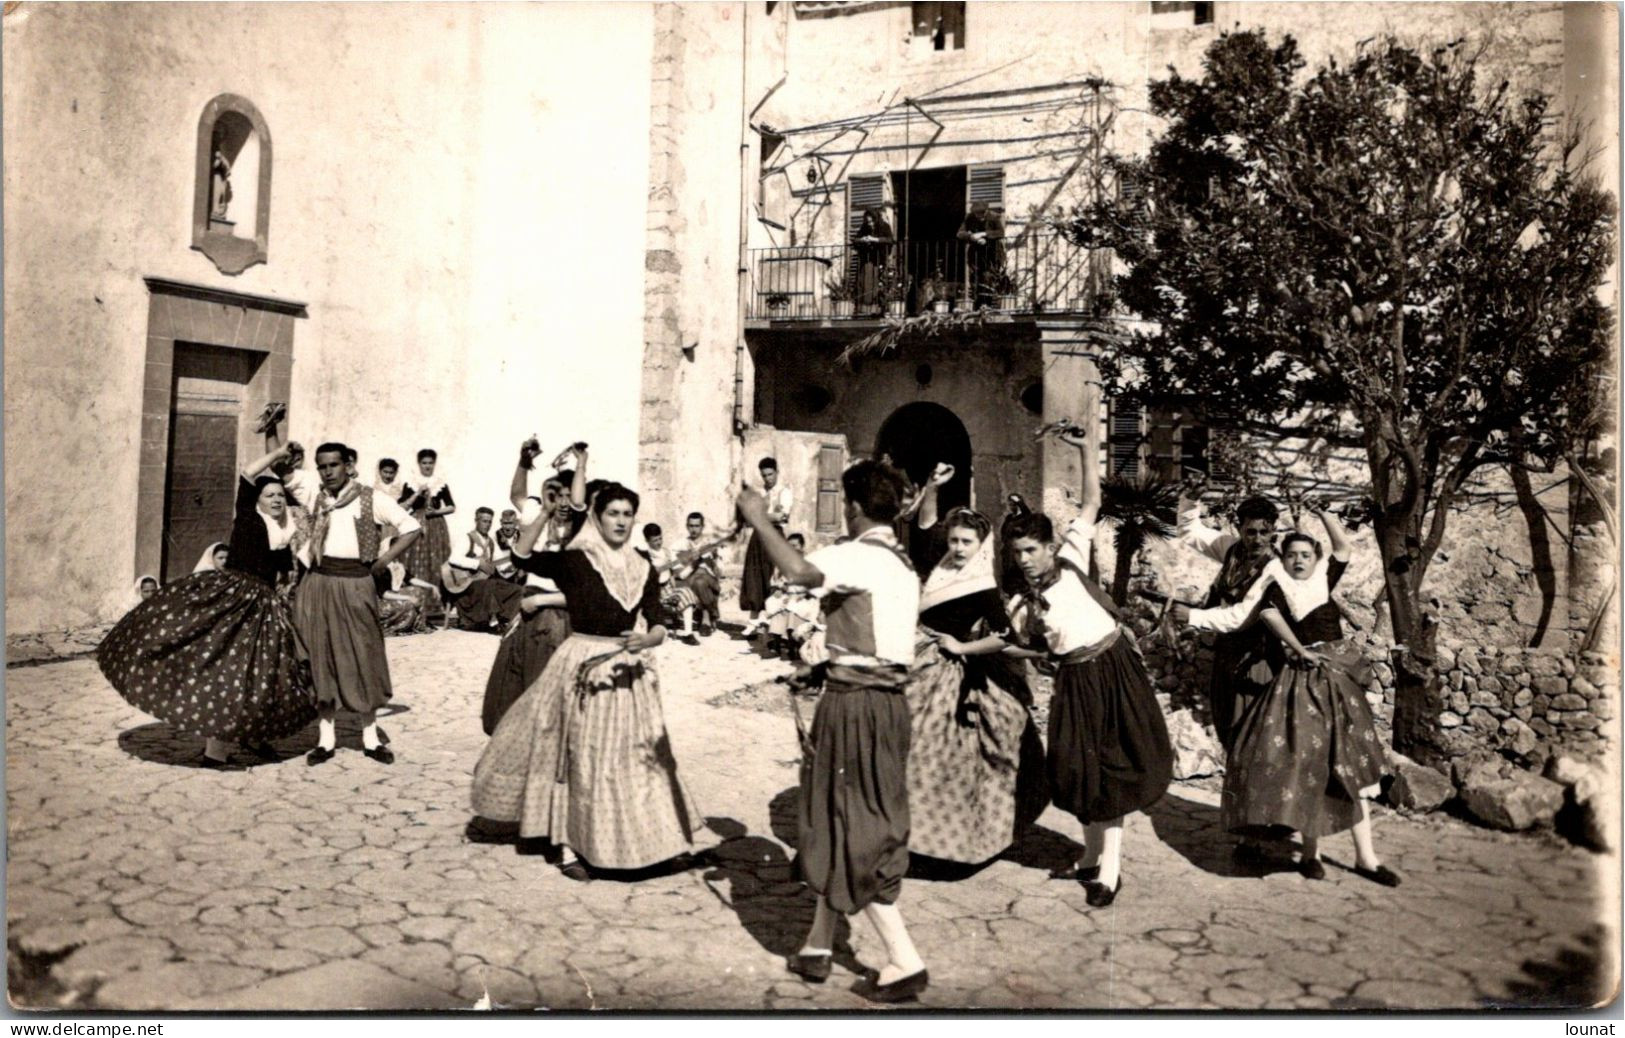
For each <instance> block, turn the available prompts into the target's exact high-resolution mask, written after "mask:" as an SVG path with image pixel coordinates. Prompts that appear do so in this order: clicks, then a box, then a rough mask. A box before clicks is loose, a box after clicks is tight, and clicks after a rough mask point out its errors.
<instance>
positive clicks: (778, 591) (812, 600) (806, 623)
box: [745, 533, 822, 660]
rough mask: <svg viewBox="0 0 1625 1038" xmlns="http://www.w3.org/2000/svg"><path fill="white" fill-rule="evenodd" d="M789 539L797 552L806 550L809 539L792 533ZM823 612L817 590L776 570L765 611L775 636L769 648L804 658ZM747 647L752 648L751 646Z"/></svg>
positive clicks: (769, 626)
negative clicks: (795, 582) (790, 580)
mask: <svg viewBox="0 0 1625 1038" xmlns="http://www.w3.org/2000/svg"><path fill="white" fill-rule="evenodd" d="M785 540H787V541H789V542H790V546H791V547H793V548H795V550H796V551H797V552H799V553H801V554H806V550H807V540H806V538H805V537H803V536H801V534H799V533H792V534H791V535H790V536H789V537H786V538H785ZM819 615H820V603H819V595H818V593H817V591H815V590H814V589H812V588H804V587H801V586H800V585H797V584H792V583H790V582H789V581H787V580H785V579H784V575H783V574H781V573H778V572H775V573H774V575H773V582H772V588H771V594H769V595H768V596H767V605H766V607H765V608H764V610H763V612H762V618H763V620H764V621H766V623H767V629H768V632H769V634H770V636H771V637H770V639H769V641H768V651H769V652H771V653H776V654H780V655H783V657H784V658H785V659H788V660H801V659H804V658H805V650H806V647H807V645H808V643H809V642H811V641H812V639H813V636H814V635H815V634H817V633H818V631H820V630H821V629H822V625H821V624H820V622H819ZM745 651H746V652H749V651H750V649H749V648H747V649H746V650H745Z"/></svg>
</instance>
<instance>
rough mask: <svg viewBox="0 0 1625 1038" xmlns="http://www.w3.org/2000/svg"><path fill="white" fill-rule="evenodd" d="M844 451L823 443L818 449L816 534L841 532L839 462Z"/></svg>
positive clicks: (838, 445) (838, 446)
mask: <svg viewBox="0 0 1625 1038" xmlns="http://www.w3.org/2000/svg"><path fill="white" fill-rule="evenodd" d="M845 454H846V449H845V448H844V447H842V446H841V445H840V444H835V443H825V444H821V445H820V446H819V448H818V518H817V524H818V532H819V533H840V532H841V519H842V515H841V461H842V459H843V457H844V456H845Z"/></svg>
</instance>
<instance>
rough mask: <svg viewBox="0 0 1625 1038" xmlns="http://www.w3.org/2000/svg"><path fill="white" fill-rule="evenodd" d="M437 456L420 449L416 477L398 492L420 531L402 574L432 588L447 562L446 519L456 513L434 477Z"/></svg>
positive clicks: (448, 534) (447, 491) (446, 490)
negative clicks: (426, 582) (423, 581)
mask: <svg viewBox="0 0 1625 1038" xmlns="http://www.w3.org/2000/svg"><path fill="white" fill-rule="evenodd" d="M439 458H440V456H439V455H438V454H436V453H435V452H434V451H432V450H429V449H428V448H424V449H423V450H420V451H418V475H417V476H415V477H413V478H412V479H411V480H409V481H407V482H406V484H405V487H406V489H405V490H403V491H402V492H401V505H402V506H403V507H404V508H405V509H406V510H407V511H408V512H410V513H412V518H414V519H416V520H417V521H418V523H419V524H420V525H421V526H422V527H423V536H421V537H419V538H418V539H417V541H416V542H415V543H414V544H413V545H412V546H411V547H409V548H408V549H407V550H406V557H405V558H404V559H402V560H401V561H403V562H405V563H406V570H407V572H408V573H410V574H411V575H412V576H414V577H416V578H418V579H419V580H426V581H428V582H429V583H431V584H433V583H435V582H436V581H438V580H439V579H440V567H441V566H443V565H445V563H446V560H447V559H449V558H451V531H450V530H448V529H447V528H446V516H448V515H451V514H452V513H453V512H455V511H457V503H456V502H455V501H453V500H452V499H451V488H450V487H448V486H447V485H446V481H445V480H444V479H441V478H440V477H439V476H436V475H435V474H434V469H435V465H436V464H437V463H438V461H439Z"/></svg>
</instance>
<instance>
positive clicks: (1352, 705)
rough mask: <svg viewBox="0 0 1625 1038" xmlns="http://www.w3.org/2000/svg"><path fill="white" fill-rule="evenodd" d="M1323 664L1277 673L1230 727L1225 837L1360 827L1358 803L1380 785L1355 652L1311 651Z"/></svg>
mask: <svg viewBox="0 0 1625 1038" xmlns="http://www.w3.org/2000/svg"><path fill="white" fill-rule="evenodd" d="M1317 649H1318V650H1319V651H1320V652H1321V653H1323V654H1324V655H1325V656H1326V657H1327V662H1326V663H1323V664H1321V665H1319V666H1316V667H1304V666H1301V665H1296V664H1294V665H1291V666H1287V667H1284V668H1282V670H1281V673H1280V674H1279V675H1277V677H1276V679H1275V683H1274V684H1273V685H1272V686H1270V689H1269V691H1268V692H1267V693H1265V694H1264V695H1262V696H1259V697H1257V698H1256V699H1254V700H1253V701H1252V702H1251V703H1250V704H1249V706H1248V708H1247V711H1246V712H1245V713H1243V714H1242V715H1241V717H1240V718H1239V719H1238V721H1237V722H1236V745H1235V748H1234V749H1233V750H1232V751H1231V753H1230V759H1229V761H1228V763H1227V764H1226V766H1225V773H1224V792H1223V794H1222V796H1221V799H1220V809H1219V811H1220V821H1221V823H1222V824H1223V825H1224V827H1225V828H1226V829H1228V830H1230V831H1232V832H1241V833H1246V832H1257V831H1260V830H1264V829H1267V828H1274V827H1285V828H1289V829H1293V830H1296V831H1297V832H1300V833H1302V834H1304V835H1305V836H1313V837H1320V836H1325V835H1328V834H1330V833H1339V832H1342V831H1343V830H1345V829H1349V828H1352V827H1353V825H1354V823H1356V822H1358V821H1359V820H1360V796H1361V794H1362V792H1363V791H1364V792H1370V791H1372V788H1373V787H1375V786H1377V785H1378V784H1379V783H1380V782H1381V781H1382V776H1383V769H1384V766H1385V762H1384V757H1383V752H1382V742H1381V740H1380V739H1379V738H1378V736H1377V729H1376V725H1375V724H1374V723H1373V721H1372V719H1371V707H1370V706H1369V705H1367V703H1366V699H1365V691H1364V689H1363V688H1361V686H1360V683H1359V682H1358V681H1357V680H1356V678H1355V676H1354V675H1355V674H1356V673H1358V672H1359V671H1360V670H1361V669H1363V668H1362V666H1361V660H1360V658H1359V654H1358V651H1357V650H1353V649H1351V648H1349V647H1348V646H1347V645H1346V644H1345V643H1342V642H1333V643H1329V644H1326V645H1321V646H1317Z"/></svg>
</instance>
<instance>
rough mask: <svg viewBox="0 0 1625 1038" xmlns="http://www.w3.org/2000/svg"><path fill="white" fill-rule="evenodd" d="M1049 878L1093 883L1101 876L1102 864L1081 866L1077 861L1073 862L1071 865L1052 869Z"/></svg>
mask: <svg viewBox="0 0 1625 1038" xmlns="http://www.w3.org/2000/svg"><path fill="white" fill-rule="evenodd" d="M1049 878H1050V879H1075V880H1078V881H1080V882H1083V883H1093V882H1094V881H1095V880H1097V879H1099V878H1100V866H1099V865H1086V866H1082V867H1079V865H1078V863H1077V862H1073V863H1072V864H1070V865H1066V866H1063V867H1061V868H1058V869H1051V870H1050V873H1049Z"/></svg>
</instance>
